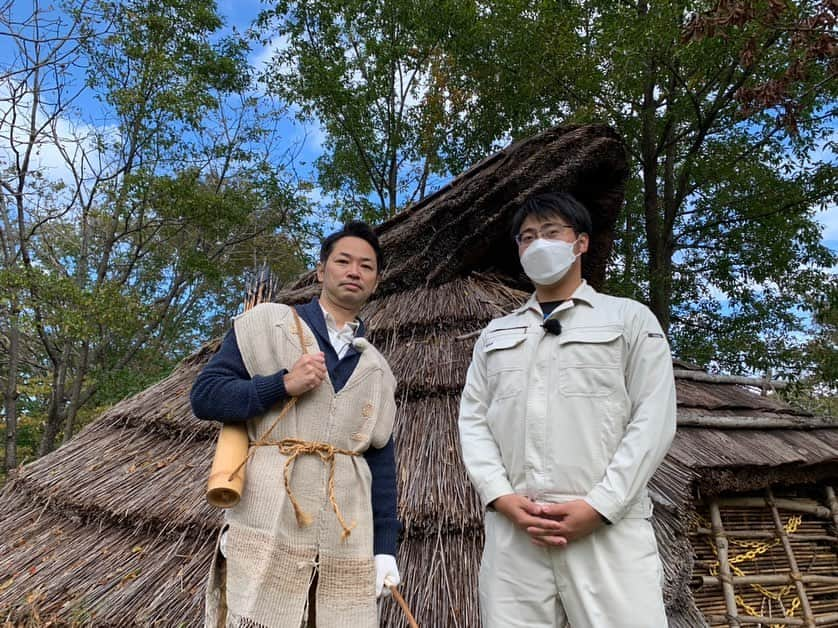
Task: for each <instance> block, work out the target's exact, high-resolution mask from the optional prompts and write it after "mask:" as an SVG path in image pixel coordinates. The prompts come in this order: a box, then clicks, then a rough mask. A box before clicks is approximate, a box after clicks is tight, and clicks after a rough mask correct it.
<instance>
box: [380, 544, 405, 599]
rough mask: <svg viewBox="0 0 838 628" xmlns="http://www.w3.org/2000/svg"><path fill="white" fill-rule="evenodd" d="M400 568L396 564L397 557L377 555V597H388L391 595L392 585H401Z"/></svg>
mask: <svg viewBox="0 0 838 628" xmlns="http://www.w3.org/2000/svg"><path fill="white" fill-rule="evenodd" d="M401 581H402V579H401V576H400V575H399V567H398V565H397V564H396V557H395V556H391V555H390V554H376V555H375V597H381V596H382V595H383V596H384V597H387V596H388V595H390V585H393V586H398V585H399V584H401Z"/></svg>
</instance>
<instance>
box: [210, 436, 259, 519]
mask: <svg viewBox="0 0 838 628" xmlns="http://www.w3.org/2000/svg"><path fill="white" fill-rule="evenodd" d="M249 446H250V441H249V438H248V436H247V428H246V427H245V425H244V424H243V423H242V424H230V425H224V426H222V427H221V432H220V433H219V434H218V444H217V445H216V447H215V458H213V461H212V468H211V469H210V475H209V480H208V481H207V501H208V502H209V503H210V505H212V506H216V507H217V508H232V507H233V506H235V505H236V504H238V503H239V500H240V499H241V496H242V490H244V468H245V465H244V464H243V462H244V460H245V459H246V458H247V450H248V447H249ZM234 472H235V473H234Z"/></svg>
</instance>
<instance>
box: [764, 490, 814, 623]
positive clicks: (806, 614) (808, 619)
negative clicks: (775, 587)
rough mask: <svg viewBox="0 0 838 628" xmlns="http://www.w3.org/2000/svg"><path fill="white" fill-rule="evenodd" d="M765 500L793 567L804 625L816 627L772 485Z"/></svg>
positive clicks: (766, 493)
mask: <svg viewBox="0 0 838 628" xmlns="http://www.w3.org/2000/svg"><path fill="white" fill-rule="evenodd" d="M765 502H766V503H767V504H768V507H769V508H770V509H771V516H772V517H773V519H774V527H775V528H776V530H777V534H778V536H779V537H780V541H781V542H782V544H783V549H784V550H785V553H786V557H787V558H788V561H789V566H790V567H791V577H792V579H793V580H794V586H795V588H796V589H797V599H799V600H800V606H801V608H802V609H803V618H804V619H805V624H804V625H805V626H807V627H814V625H815V616H814V615H813V614H812V607H811V606H810V604H809V598H808V596H807V595H806V587H805V586H804V584H803V580H802V579H801V577H800V575H801V574H800V570H799V569H798V567H797V558H796V557H795V555H794V551H793V550H792V547H791V543H790V542H789V536H788V533H787V532H786V530H785V528H784V527H783V522H782V521H781V520H780V513H779V511H778V510H777V509H778V504H777V501H776V500H775V499H774V492H773V491H772V490H771V487H768V488H767V489H765Z"/></svg>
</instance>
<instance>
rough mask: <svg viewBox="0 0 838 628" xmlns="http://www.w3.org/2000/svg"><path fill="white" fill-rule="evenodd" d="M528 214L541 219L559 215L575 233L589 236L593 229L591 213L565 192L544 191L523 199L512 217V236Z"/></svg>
mask: <svg viewBox="0 0 838 628" xmlns="http://www.w3.org/2000/svg"><path fill="white" fill-rule="evenodd" d="M529 216H535V217H536V218H540V219H541V220H546V219H547V218H553V217H554V216H561V217H562V218H563V219H564V220H565V221H567V224H568V225H570V226H571V227H573V230H574V231H575V232H576V235H579V234H580V233H587V234H588V235H589V236H590V235H591V231H593V224H592V223H591V214H590V213H588V210H587V209H586V208H585V206H584V205H583V204H582V203H580V202H579V201H577V200H576V198H575V197H574V196H573V195H572V194H568V193H567V192H546V193H543V194H537V195H535V196H531V197H529V198H528V199H527V200H525V201H524V203H523V205H521V207H519V208H518V211H516V212H515V216H514V217H513V218H512V237H513V238H514V237H515V236H517V235H518V232H519V231H520V230H521V225H522V224H524V221H525V220H526V219H527V218H528V217H529Z"/></svg>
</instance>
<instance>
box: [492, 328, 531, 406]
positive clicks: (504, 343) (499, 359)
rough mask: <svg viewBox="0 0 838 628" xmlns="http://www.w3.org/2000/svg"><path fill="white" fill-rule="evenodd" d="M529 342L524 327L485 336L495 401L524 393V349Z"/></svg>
mask: <svg viewBox="0 0 838 628" xmlns="http://www.w3.org/2000/svg"><path fill="white" fill-rule="evenodd" d="M526 338H527V328H526V327H525V326H523V325H522V326H521V327H510V328H505V329H497V330H492V331H490V332H488V333H487V334H486V342H485V344H484V345H483V352H484V353H485V354H486V377H487V379H488V383H489V390H490V391H491V394H492V400H493V401H497V400H500V399H506V398H508V397H514V396H515V395H517V394H518V393H520V392H521V390H523V386H524V352H523V347H522V346H521V345H522V344H523V342H524V340H526Z"/></svg>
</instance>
